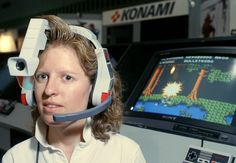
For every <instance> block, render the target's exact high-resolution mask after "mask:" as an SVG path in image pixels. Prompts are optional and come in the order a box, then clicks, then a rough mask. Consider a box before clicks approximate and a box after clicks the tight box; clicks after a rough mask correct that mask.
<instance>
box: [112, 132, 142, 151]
mask: <svg viewBox="0 0 236 163" xmlns="http://www.w3.org/2000/svg"><path fill="white" fill-rule="evenodd" d="M108 142H109V143H110V145H116V146H117V147H118V146H120V147H122V149H124V148H123V147H125V149H126V150H130V149H132V150H134V149H137V150H138V149H139V148H140V147H139V144H138V143H137V142H136V141H135V140H133V139H131V138H129V137H127V136H125V135H122V134H111V135H110V140H109V141H108Z"/></svg>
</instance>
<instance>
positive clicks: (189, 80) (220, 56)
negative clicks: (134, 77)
mask: <svg viewBox="0 0 236 163" xmlns="http://www.w3.org/2000/svg"><path fill="white" fill-rule="evenodd" d="M235 90H236V48H233V47H202V48H201V47H198V48H196V47H195V48H185V49H174V50H168V51H163V52H157V53H156V54H155V55H154V57H153V58H152V60H151V61H150V63H149V64H148V67H147V69H146V71H145V73H144V74H143V75H142V77H141V79H140V81H139V82H138V84H137V85H136V87H135V90H134V91H133V93H132V96H131V97H130V99H129V101H128V102H127V110H126V111H125V115H126V116H127V117H133V119H132V118H126V122H127V123H131V124H137V125H140V126H143V127H149V128H154V129H160V130H164V131H169V132H174V133H179V134H183V135H187V136H193V137H198V138H202V139H207V140H213V141H217V142H222V143H226V144H234V143H235V141H236V98H235ZM234 137H235V138H234Z"/></svg>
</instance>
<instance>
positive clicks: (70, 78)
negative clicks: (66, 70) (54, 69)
mask: <svg viewBox="0 0 236 163" xmlns="http://www.w3.org/2000/svg"><path fill="white" fill-rule="evenodd" d="M63 79H64V80H72V79H73V78H72V77H71V76H70V75H65V76H64V77H63Z"/></svg>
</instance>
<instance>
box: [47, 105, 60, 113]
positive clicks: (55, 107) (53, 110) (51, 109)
mask: <svg viewBox="0 0 236 163" xmlns="http://www.w3.org/2000/svg"><path fill="white" fill-rule="evenodd" d="M61 108H62V106H61V105H57V104H43V112H44V113H45V114H55V113H56V112H58V110H59V109H61Z"/></svg>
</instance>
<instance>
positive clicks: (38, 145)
mask: <svg viewBox="0 0 236 163" xmlns="http://www.w3.org/2000/svg"><path fill="white" fill-rule="evenodd" d="M39 147H40V144H39V142H38V144H37V153H36V161H35V162H36V163H38V162H39Z"/></svg>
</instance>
